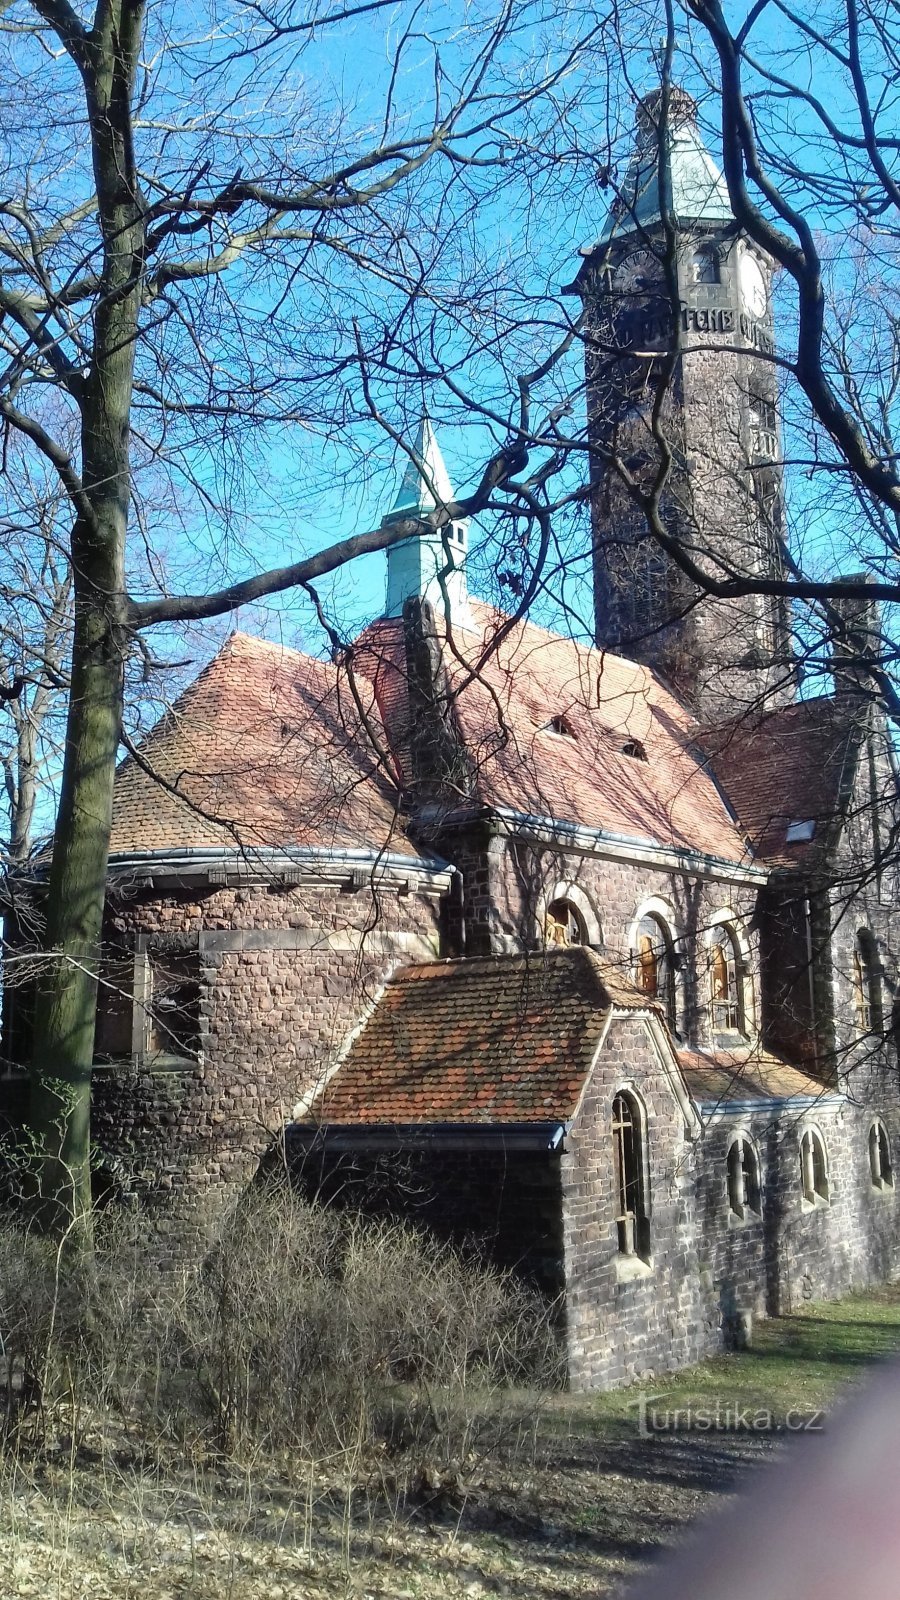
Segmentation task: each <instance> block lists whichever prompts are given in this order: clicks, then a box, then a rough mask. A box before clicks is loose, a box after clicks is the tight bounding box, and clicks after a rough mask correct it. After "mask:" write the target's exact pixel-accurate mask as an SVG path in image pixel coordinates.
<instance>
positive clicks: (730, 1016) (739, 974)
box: [709, 924, 744, 1033]
mask: <svg viewBox="0 0 900 1600" xmlns="http://www.w3.org/2000/svg"><path fill="white" fill-rule="evenodd" d="M743 991H744V975H743V967H742V963H741V953H740V949H739V947H738V942H737V938H736V937H735V934H734V931H733V929H731V928H729V927H728V926H727V924H722V926H720V927H718V928H714V929H713V933H712V938H711V939H710V944H709V1006H710V1017H711V1020H712V1026H713V1032H714V1033H743V1032H744V994H743Z"/></svg>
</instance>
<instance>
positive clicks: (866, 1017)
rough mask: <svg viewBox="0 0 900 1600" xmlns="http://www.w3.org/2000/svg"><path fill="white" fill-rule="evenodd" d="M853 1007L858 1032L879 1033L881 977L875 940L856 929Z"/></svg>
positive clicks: (880, 1024)
mask: <svg viewBox="0 0 900 1600" xmlns="http://www.w3.org/2000/svg"><path fill="white" fill-rule="evenodd" d="M852 977H853V1006H854V1011H855V1013H856V1026H857V1030H858V1032H859V1033H880V1032H881V1028H882V1016H881V978H880V973H879V971H878V956H877V952H876V949H875V941H874V939H873V938H872V935H871V933H870V932H869V930H868V928H860V930H859V933H858V934H857V935H856V942H855V944H854V946H853V972H852Z"/></svg>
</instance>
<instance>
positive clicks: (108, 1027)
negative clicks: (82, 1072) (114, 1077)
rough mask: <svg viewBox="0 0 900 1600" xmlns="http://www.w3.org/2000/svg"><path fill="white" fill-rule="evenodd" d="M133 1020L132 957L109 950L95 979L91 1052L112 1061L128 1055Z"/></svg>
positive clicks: (130, 1049)
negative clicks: (95, 1003)
mask: <svg viewBox="0 0 900 1600" xmlns="http://www.w3.org/2000/svg"><path fill="white" fill-rule="evenodd" d="M133 1022H134V957H133V956H132V955H124V954H119V953H115V952H109V953H108V954H105V955H104V956H103V958H102V960H101V962H100V972H99V975H98V979H97V1025H96V1028H95V1031H94V1055H95V1056H96V1057H97V1058H98V1059H99V1060H103V1059H107V1060H113V1061H115V1060H121V1059H122V1058H123V1057H124V1056H130V1055H131V1051H132V1028H133Z"/></svg>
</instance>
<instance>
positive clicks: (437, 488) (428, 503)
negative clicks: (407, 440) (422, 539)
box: [390, 414, 454, 516]
mask: <svg viewBox="0 0 900 1600" xmlns="http://www.w3.org/2000/svg"><path fill="white" fill-rule="evenodd" d="M413 450H414V452H415V458H416V459H415V460H413V459H412V458H410V460H409V461H408V462H407V465H406V471H405V472H404V474H403V480H402V482H401V484H400V488H399V490H398V492H397V498H396V500H395V501H394V504H393V506H392V508H391V513H390V514H391V516H396V515H397V514H398V513H399V512H401V511H405V512H406V513H407V514H409V513H411V512H413V513H414V512H416V511H422V512H427V511H433V510H434V508H435V506H436V505H437V503H438V500H440V501H441V502H442V503H446V502H447V501H449V500H452V499H453V497H454V496H453V485H452V483H451V482H450V474H449V472H448V471H447V464H446V462H445V461H444V457H443V456H442V454H441V447H440V445H439V444H438V442H437V438H436V437H435V432H434V428H433V427H432V424H431V418H430V417H429V416H428V415H427V414H426V415H425V416H423V418H422V420H421V422H420V423H419V426H418V429H417V431H416V438H415V443H414V445H413ZM419 461H420V462H421V463H422V468H423V469H424V470H420V468H419V467H418V465H417V462H419ZM435 497H437V498H435Z"/></svg>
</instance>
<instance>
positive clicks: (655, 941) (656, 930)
mask: <svg viewBox="0 0 900 1600" xmlns="http://www.w3.org/2000/svg"><path fill="white" fill-rule="evenodd" d="M635 982H636V984H637V986H638V988H639V989H641V990H642V991H643V993H644V994H646V995H649V996H650V997H651V998H652V999H654V1000H658V1001H659V1003H660V1005H661V1006H662V1007H663V1010H664V1011H665V1014H666V1021H667V1023H668V1024H669V1027H670V1028H671V1030H672V1032H673V1033H675V1032H676V1031H677V1022H678V1009H677V996H676V990H675V953H674V950H673V947H672V935H671V933H670V932H669V929H668V928H667V927H666V924H665V923H664V922H663V920H662V918H661V917H657V916H653V915H652V914H649V915H647V916H646V917H642V918H641V921H640V923H639V925H638V931H637V950H636V952H635Z"/></svg>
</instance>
